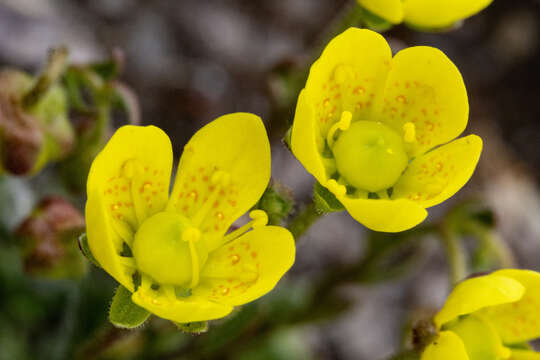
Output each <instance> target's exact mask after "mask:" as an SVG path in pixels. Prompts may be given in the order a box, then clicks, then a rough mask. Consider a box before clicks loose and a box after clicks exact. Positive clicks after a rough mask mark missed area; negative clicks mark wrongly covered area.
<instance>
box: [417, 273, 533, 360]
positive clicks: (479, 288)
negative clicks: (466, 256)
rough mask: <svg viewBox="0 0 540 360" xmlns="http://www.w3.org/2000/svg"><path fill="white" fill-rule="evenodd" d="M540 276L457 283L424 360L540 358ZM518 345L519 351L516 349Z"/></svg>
mask: <svg viewBox="0 0 540 360" xmlns="http://www.w3.org/2000/svg"><path fill="white" fill-rule="evenodd" d="M539 308H540V273H537V272H534V271H528V270H513V269H507V270H500V271H496V272H494V273H492V274H490V275H485V276H480V277H476V278H472V279H468V280H465V281H463V282H462V283H460V284H458V285H457V286H456V287H455V289H454V290H453V291H452V293H451V294H450V296H449V297H448V299H447V301H446V304H445V305H444V307H443V308H442V309H441V311H440V312H439V313H438V314H437V315H436V316H435V318H434V322H435V325H436V326H437V329H438V330H441V331H440V333H439V334H438V336H437V338H436V339H435V340H434V341H433V342H432V343H431V344H429V345H428V346H427V347H426V349H425V350H424V352H423V354H422V357H421V360H441V359H452V360H483V359H493V360H500V359H513V360H526V359H531V360H532V359H540V353H537V352H534V351H532V350H527V349H524V348H523V345H524V343H526V342H528V341H531V340H534V339H536V338H538V337H540V312H539V311H538V309H539ZM518 345H519V348H517V346H518Z"/></svg>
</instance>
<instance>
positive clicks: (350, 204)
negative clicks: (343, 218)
mask: <svg viewBox="0 0 540 360" xmlns="http://www.w3.org/2000/svg"><path fill="white" fill-rule="evenodd" d="M338 199H339V201H340V202H341V203H342V204H343V206H345V208H346V209H347V211H348V212H349V214H350V215H351V216H352V217H353V218H354V219H355V220H356V221H358V222H359V223H361V224H363V225H364V226H366V227H368V228H370V229H371V230H375V231H384V232H399V231H404V230H407V229H410V228H412V227H414V226H416V225H418V224H419V223H421V222H422V221H424V219H425V218H426V216H427V211H426V210H425V209H424V208H423V207H421V206H419V205H418V204H416V203H414V202H412V201H409V200H406V199H400V200H385V199H376V200H375V199H354V198H351V197H348V196H347V195H343V196H338Z"/></svg>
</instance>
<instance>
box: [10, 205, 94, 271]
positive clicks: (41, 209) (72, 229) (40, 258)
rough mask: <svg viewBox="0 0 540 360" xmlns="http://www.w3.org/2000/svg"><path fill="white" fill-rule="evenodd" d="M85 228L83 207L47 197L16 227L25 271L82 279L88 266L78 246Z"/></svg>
mask: <svg viewBox="0 0 540 360" xmlns="http://www.w3.org/2000/svg"><path fill="white" fill-rule="evenodd" d="M82 231H84V219H83V217H82V215H81V213H80V212H79V210H77V209H76V208H74V207H73V206H72V205H71V204H69V203H68V202H67V201H65V200H64V199H62V198H60V197H47V198H44V199H43V200H42V201H41V202H40V203H39V204H38V205H37V206H36V208H35V209H34V211H33V212H32V214H31V215H30V216H29V217H28V218H27V219H26V220H25V221H24V222H23V223H22V224H21V225H20V226H19V227H18V228H17V230H16V234H17V236H18V237H19V238H20V239H21V245H22V248H23V257H24V259H23V262H24V269H25V271H26V272H27V273H29V274H36V275H41V276H45V277H51V278H80V277H81V276H82V275H84V274H85V273H86V269H87V262H86V260H85V258H84V256H83V255H82V254H81V253H80V251H79V249H78V245H77V236H78V235H79V234H80V233H82Z"/></svg>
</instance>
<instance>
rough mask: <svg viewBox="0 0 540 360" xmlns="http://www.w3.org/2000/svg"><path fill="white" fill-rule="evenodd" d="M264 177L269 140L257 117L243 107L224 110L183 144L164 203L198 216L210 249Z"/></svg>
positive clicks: (264, 181) (256, 196)
mask: <svg viewBox="0 0 540 360" xmlns="http://www.w3.org/2000/svg"><path fill="white" fill-rule="evenodd" d="M218 176H220V177H221V178H220V179H216V177H218ZM225 178H226V179H225ZM269 180H270V143H269V142H268V136H267V134H266V130H265V128H264V124H263V122H262V120H261V119H260V118H259V117H258V116H256V115H253V114H248V113H234V114H228V115H224V116H221V117H220V118H218V119H216V120H214V121H212V122H211V123H209V124H207V125H206V126H204V127H203V128H202V129H200V130H199V131H198V132H197V133H195V135H193V137H192V138H191V140H190V141H189V142H188V143H187V145H186V146H185V148H184V153H183V154H182V158H181V159H180V165H179V167H178V174H177V176H176V180H175V184H174V189H173V193H172V195H171V199H170V201H169V204H168V205H167V209H169V210H174V211H178V212H180V213H181V214H183V215H185V216H186V217H188V218H190V219H192V220H193V219H196V218H200V219H201V221H200V224H195V225H196V226H199V228H200V229H201V231H202V232H203V234H204V239H205V241H206V242H207V243H206V245H207V247H208V249H209V250H213V249H215V248H216V247H218V246H219V241H220V239H221V237H222V236H223V234H224V233H225V232H226V231H227V230H228V228H229V227H230V225H231V224H232V223H233V222H234V221H235V220H236V219H238V218H239V217H240V216H241V215H243V214H244V213H245V212H246V211H247V210H249V208H250V207H252V206H253V205H254V204H255V203H256V202H257V201H258V200H259V198H260V197H261V195H262V194H263V192H264V190H265V189H266V186H267V185H268V181H269Z"/></svg>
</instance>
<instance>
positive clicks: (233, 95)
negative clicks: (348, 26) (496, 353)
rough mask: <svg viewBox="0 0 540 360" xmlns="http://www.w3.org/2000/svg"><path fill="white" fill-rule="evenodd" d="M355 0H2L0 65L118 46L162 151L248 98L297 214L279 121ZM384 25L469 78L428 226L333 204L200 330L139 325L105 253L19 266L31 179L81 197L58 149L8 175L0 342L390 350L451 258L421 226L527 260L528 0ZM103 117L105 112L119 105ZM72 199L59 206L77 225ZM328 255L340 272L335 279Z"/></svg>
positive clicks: (29, 348) (539, 162)
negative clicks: (374, 217)
mask: <svg viewBox="0 0 540 360" xmlns="http://www.w3.org/2000/svg"><path fill="white" fill-rule="evenodd" d="M354 6H355V1H352V0H351V1H346V0H287V1H283V0H282V1H255V0H221V1H218V0H204V1H201V0H180V1H173V0H159V1H158V0H156V1H141V0H115V1H110V0H87V1H67V0H56V1H55V0H0V65H2V66H3V67H16V68H19V69H23V70H25V71H27V72H29V73H32V74H36V73H39V71H40V69H41V68H42V67H43V64H44V62H45V58H46V54H47V51H48V50H49V49H50V48H51V47H54V46H58V45H62V44H64V45H66V46H67V47H68V49H69V53H70V55H69V61H70V62H71V63H75V64H87V63H93V62H100V61H103V60H104V59H108V58H110V56H111V52H112V51H113V49H120V50H121V51H122V52H123V56H122V58H123V60H122V64H123V71H122V72H121V74H120V75H119V81H121V82H122V84H125V85H127V86H128V87H129V88H130V89H131V90H130V91H132V92H133V93H134V94H136V96H137V97H138V104H139V106H138V108H139V109H140V119H141V120H140V122H141V123H142V124H153V125H157V126H159V127H161V128H162V129H163V130H165V132H166V133H167V134H168V135H169V136H170V137H171V140H172V143H173V146H174V152H175V156H176V158H178V156H179V155H180V154H181V151H182V148H183V145H184V144H185V143H186V141H187V140H188V139H189V138H190V137H191V135H192V134H193V133H194V132H195V131H196V130H197V129H199V128H200V127H201V126H203V125H204V124H206V123H208V122H209V121H211V120H213V119H214V118H216V117H218V116H220V115H222V114H226V113H230V112H236V111H244V112H252V113H255V114H257V115H259V116H261V117H262V118H263V119H264V121H265V123H266V126H267V129H268V130H269V134H270V137H271V140H272V145H273V148H272V152H273V164H272V174H273V177H274V179H276V180H277V181H279V182H280V183H281V184H282V185H284V186H285V187H286V188H288V189H289V190H290V191H291V192H292V194H294V198H295V200H296V205H295V206H294V207H293V209H292V211H293V215H294V214H295V213H296V214H298V213H299V212H301V211H302V209H303V206H304V204H306V203H308V202H309V200H310V198H311V194H312V188H313V182H314V180H313V178H312V177H311V176H309V174H307V173H306V172H305V171H304V169H303V168H302V166H301V165H300V164H299V163H298V161H296V160H295V158H294V157H293V156H292V155H291V153H290V152H289V151H288V149H287V148H286V146H285V145H283V143H282V142H281V139H282V138H283V136H284V134H285V131H286V130H287V128H288V127H289V126H290V123H291V121H292V119H293V114H294V104H295V97H296V95H297V93H298V92H297V90H298V89H299V87H298V84H302V83H303V81H304V76H305V70H306V68H307V66H308V65H309V64H310V62H312V60H313V59H314V58H316V57H317V56H318V55H319V54H320V50H321V48H322V47H323V46H324V44H325V43H326V42H327V41H328V39H329V38H330V36H331V35H332V34H333V33H334V32H335V31H336V29H339V27H340V24H342V20H341V19H342V18H343V17H344V16H346V14H347V13H349V12H350V11H351V8H352V7H354ZM384 36H385V37H386V39H387V40H388V41H389V43H390V44H391V46H392V49H393V51H394V52H396V51H399V50H400V49H402V48H404V47H409V46H415V45H430V46H434V47H437V48H439V49H441V50H443V51H444V52H445V53H446V54H447V55H448V56H449V57H450V59H452V61H453V62H454V63H455V64H456V65H457V67H458V68H459V69H460V71H461V73H462V75H463V77H464V80H465V83H466V86H467V89H468V94H469V101H470V118H469V125H468V128H467V130H466V133H476V134H478V135H480V136H481V137H482V138H483V139H484V146H485V150H484V152H483V154H482V158H481V161H480V164H479V168H478V170H477V171H476V173H475V175H474V176H473V178H472V179H471V181H470V182H469V183H468V184H467V186H465V187H464V188H463V189H462V190H461V191H460V192H459V193H458V195H457V196H455V197H453V198H452V199H450V200H449V201H447V202H445V203H444V204H442V205H439V206H437V207H435V208H432V209H430V215H429V217H428V220H427V222H426V224H424V225H423V227H422V228H421V229H426V231H425V233H424V232H422V230H419V231H417V232H414V231H413V232H410V233H409V232H408V233H406V234H404V235H399V236H390V235H382V234H374V233H372V232H369V231H367V230H366V229H365V228H364V227H363V226H362V225H360V224H358V223H357V222H355V221H354V220H352V219H351V218H350V217H349V215H347V214H346V213H332V214H329V215H326V216H325V217H323V218H322V219H320V220H319V221H318V222H316V223H315V224H314V225H313V227H311V228H310V229H309V231H308V232H307V234H305V236H304V237H302V238H301V239H300V240H299V241H298V243H297V260H296V264H295V265H294V267H293V269H292V270H291V272H289V273H288V275H287V276H286V277H285V278H284V279H283V280H282V281H281V282H280V284H279V286H278V287H277V288H276V289H275V291H274V292H272V293H270V294H268V295H267V296H265V297H264V298H263V299H261V300H260V301H257V302H255V303H253V304H250V305H247V306H245V307H243V308H242V309H241V310H239V311H237V312H235V313H234V314H232V315H231V316H229V317H228V318H227V319H224V320H220V321H214V322H211V323H210V329H209V331H208V332H207V333H205V334H201V335H192V334H184V333H182V332H180V331H178V330H177V329H176V328H175V327H174V326H173V325H172V324H171V323H169V322H167V321H164V320H161V319H157V318H155V317H154V318H152V319H151V320H150V321H149V322H148V323H146V324H145V325H144V326H143V327H142V328H141V329H137V330H133V331H127V330H118V329H114V328H112V327H111V325H109V324H108V321H107V312H108V307H109V304H110V301H111V297H112V295H113V294H114V289H115V287H116V284H115V282H114V281H113V280H112V279H111V278H109V277H108V275H107V274H106V273H105V272H104V271H102V270H101V269H98V268H96V267H93V266H92V267H88V268H87V269H86V270H85V272H84V275H83V276H82V277H81V278H80V279H77V280H70V279H67V277H69V276H61V275H59V276H56V279H46V278H44V277H42V276H37V275H34V274H32V275H30V274H28V271H24V270H25V269H28V266H26V265H27V263H24V260H22V259H21V250H20V237H18V236H15V235H13V233H14V231H15V230H16V229H19V233H20V225H21V223H22V222H23V221H25V220H26V219H28V216H29V214H31V213H32V211H33V209H35V208H36V206H38V208H39V206H41V207H42V208H43V207H44V208H47V206H48V205H47V203H45V204H44V203H43V201H42V200H43V198H44V197H45V196H49V197H50V196H51V195H54V196H57V197H62V199H64V200H67V201H69V202H70V203H71V204H72V206H73V209H71V208H70V209H69V210H68V211H67V213H69V214H71V213H72V212H73V213H77V212H78V213H80V214H83V212H82V210H83V205H84V200H85V199H84V194H82V193H80V192H79V193H76V192H72V191H67V190H66V187H65V182H63V180H62V179H61V176H59V175H58V174H59V173H62V172H61V171H60V170H59V165H51V166H47V167H46V168H45V169H44V170H42V171H40V172H39V174H37V175H36V176H33V177H31V178H29V177H23V178H21V177H14V176H9V175H4V176H3V177H2V179H1V180H0V199H1V202H0V223H1V229H0V230H1V234H0V235H1V236H2V239H1V240H0V246H1V247H0V359H2V360H3V359H10V360H17V359H72V358H83V359H94V358H107V359H213V358H219V359H276V360H278V359H356V360H362V359H370V360H371V359H387V358H388V357H389V356H391V355H392V354H393V353H395V352H396V351H398V349H399V348H400V347H401V345H402V344H403V343H404V342H406V338H407V336H406V335H407V333H408V332H407V331H406V329H407V328H408V326H409V325H410V323H411V321H413V320H414V319H416V318H418V317H422V315H423V314H429V313H431V312H432V311H433V310H434V309H437V308H438V307H440V306H441V305H442V303H443V302H444V299H445V297H446V295H447V293H448V290H449V289H450V286H451V284H450V282H449V280H448V273H449V270H448V262H447V260H446V253H445V250H444V248H445V246H444V241H442V242H441V240H440V236H438V235H437V234H436V233H433V232H432V231H430V229H431V228H430V226H431V225H433V226H435V227H437V226H440V224H445V223H447V222H448V221H451V220H448V219H452V216H454V217H456V216H458V215H459V216H470V217H471V218H474V219H476V220H478V219H480V220H478V221H479V222H480V223H481V225H482V230H481V231H476V232H475V231H474V230H471V231H464V234H463V246H464V247H465V249H466V250H467V252H468V254H470V259H469V261H470V272H475V271H482V270H489V269H492V268H495V267H497V266H501V264H503V265H504V264H515V265H516V266H519V267H524V268H529V269H533V270H540V221H538V219H539V218H540V201H539V200H540V195H539V188H538V183H539V182H538V181H539V179H540V151H539V150H538V149H539V147H540V123H539V119H540V106H539V101H540V85H539V84H540V53H539V49H540V1H538V0H519V1H518V0H515V1H503V0H495V1H494V3H493V4H492V5H491V6H490V7H488V8H487V9H486V10H484V11H483V12H481V13H480V14H479V15H477V16H474V17H472V18H469V19H467V20H466V21H465V22H464V24H463V25H462V26H461V27H459V28H457V29H455V30H453V31H450V32H446V33H422V32H418V31H415V30H412V29H410V28H407V27H406V26H404V25H400V26H396V27H394V28H392V29H390V30H389V31H386V32H385V33H384ZM116 54H118V51H117V52H116ZM133 109H135V110H134V111H136V109H137V106H136V105H134V106H133ZM114 119H115V122H114V123H113V126H116V127H117V126H120V125H122V124H123V123H125V121H126V119H125V116H124V117H122V116H116V117H114ZM77 121H80V119H79V120H77V119H74V120H73V122H74V123H75V124H77V125H78V126H79V128H78V129H80V126H81V124H80V122H79V123H78V122H77ZM83 125H84V124H83ZM62 174H63V173H62ZM64 176H65V175H64ZM49 199H50V198H49ZM53 199H58V198H56V197H55V198H53ZM40 202H41V203H40ZM53 202H54V201H53ZM66 206H67V205H66ZM464 208H465V209H466V210H463V209H464ZM456 209H457V210H456ZM60 212H61V213H62V214H64V215H65V214H66V210H65V209H64V210H60ZM456 213H458V215H455V214H456ZM463 213H466V215H463ZM34 214H35V212H34ZM69 214H68V215H67V216H68V217H69V219H70V220H69V221H71V223H70V224H72V225H73V227H74V228H77V227H81V226H82V225H81V224H80V222H81V221H82V220H81V219H80V218H78V217H77V215H73V216H72V217H70V216H71V215H69ZM476 220H475V221H476ZM40 229H41V228H40ZM476 229H477V228H476ZM477 230H478V229H477ZM37 233H38V234H42V232H39V231H38V232H37ZM70 239H71V240H72V241H73V243H74V244H75V242H76V240H75V239H76V237H75V236H72V237H71V238H70ZM393 244H399V245H400V246H397V247H394V246H393ZM493 244H495V245H493ZM505 244H506V245H507V246H508V247H509V249H507V248H506V246H505ZM493 248H496V249H495V250H493ZM501 249H502V250H501ZM501 251H502V253H504V254H503V255H501ZM510 253H511V254H512V255H509V254H510ZM366 259H367V260H366ZM374 259H375V260H374ZM23 263H24V264H23ZM354 264H362V266H360V267H358V266H356V267H355V266H354ZM81 266H83V265H81ZM83 267H84V266H83ZM359 268H360V269H361V271H360V270H359ZM343 269H345V270H343ZM351 269H354V271H356V272H355V273H354V274H352V273H351V271H353V270H351ZM342 270H343V271H349V272H348V274H349V273H351V274H352V275H351V276H345V277H344V279H345V280H346V281H344V279H341V278H340V276H339V274H340V271H342Z"/></svg>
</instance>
